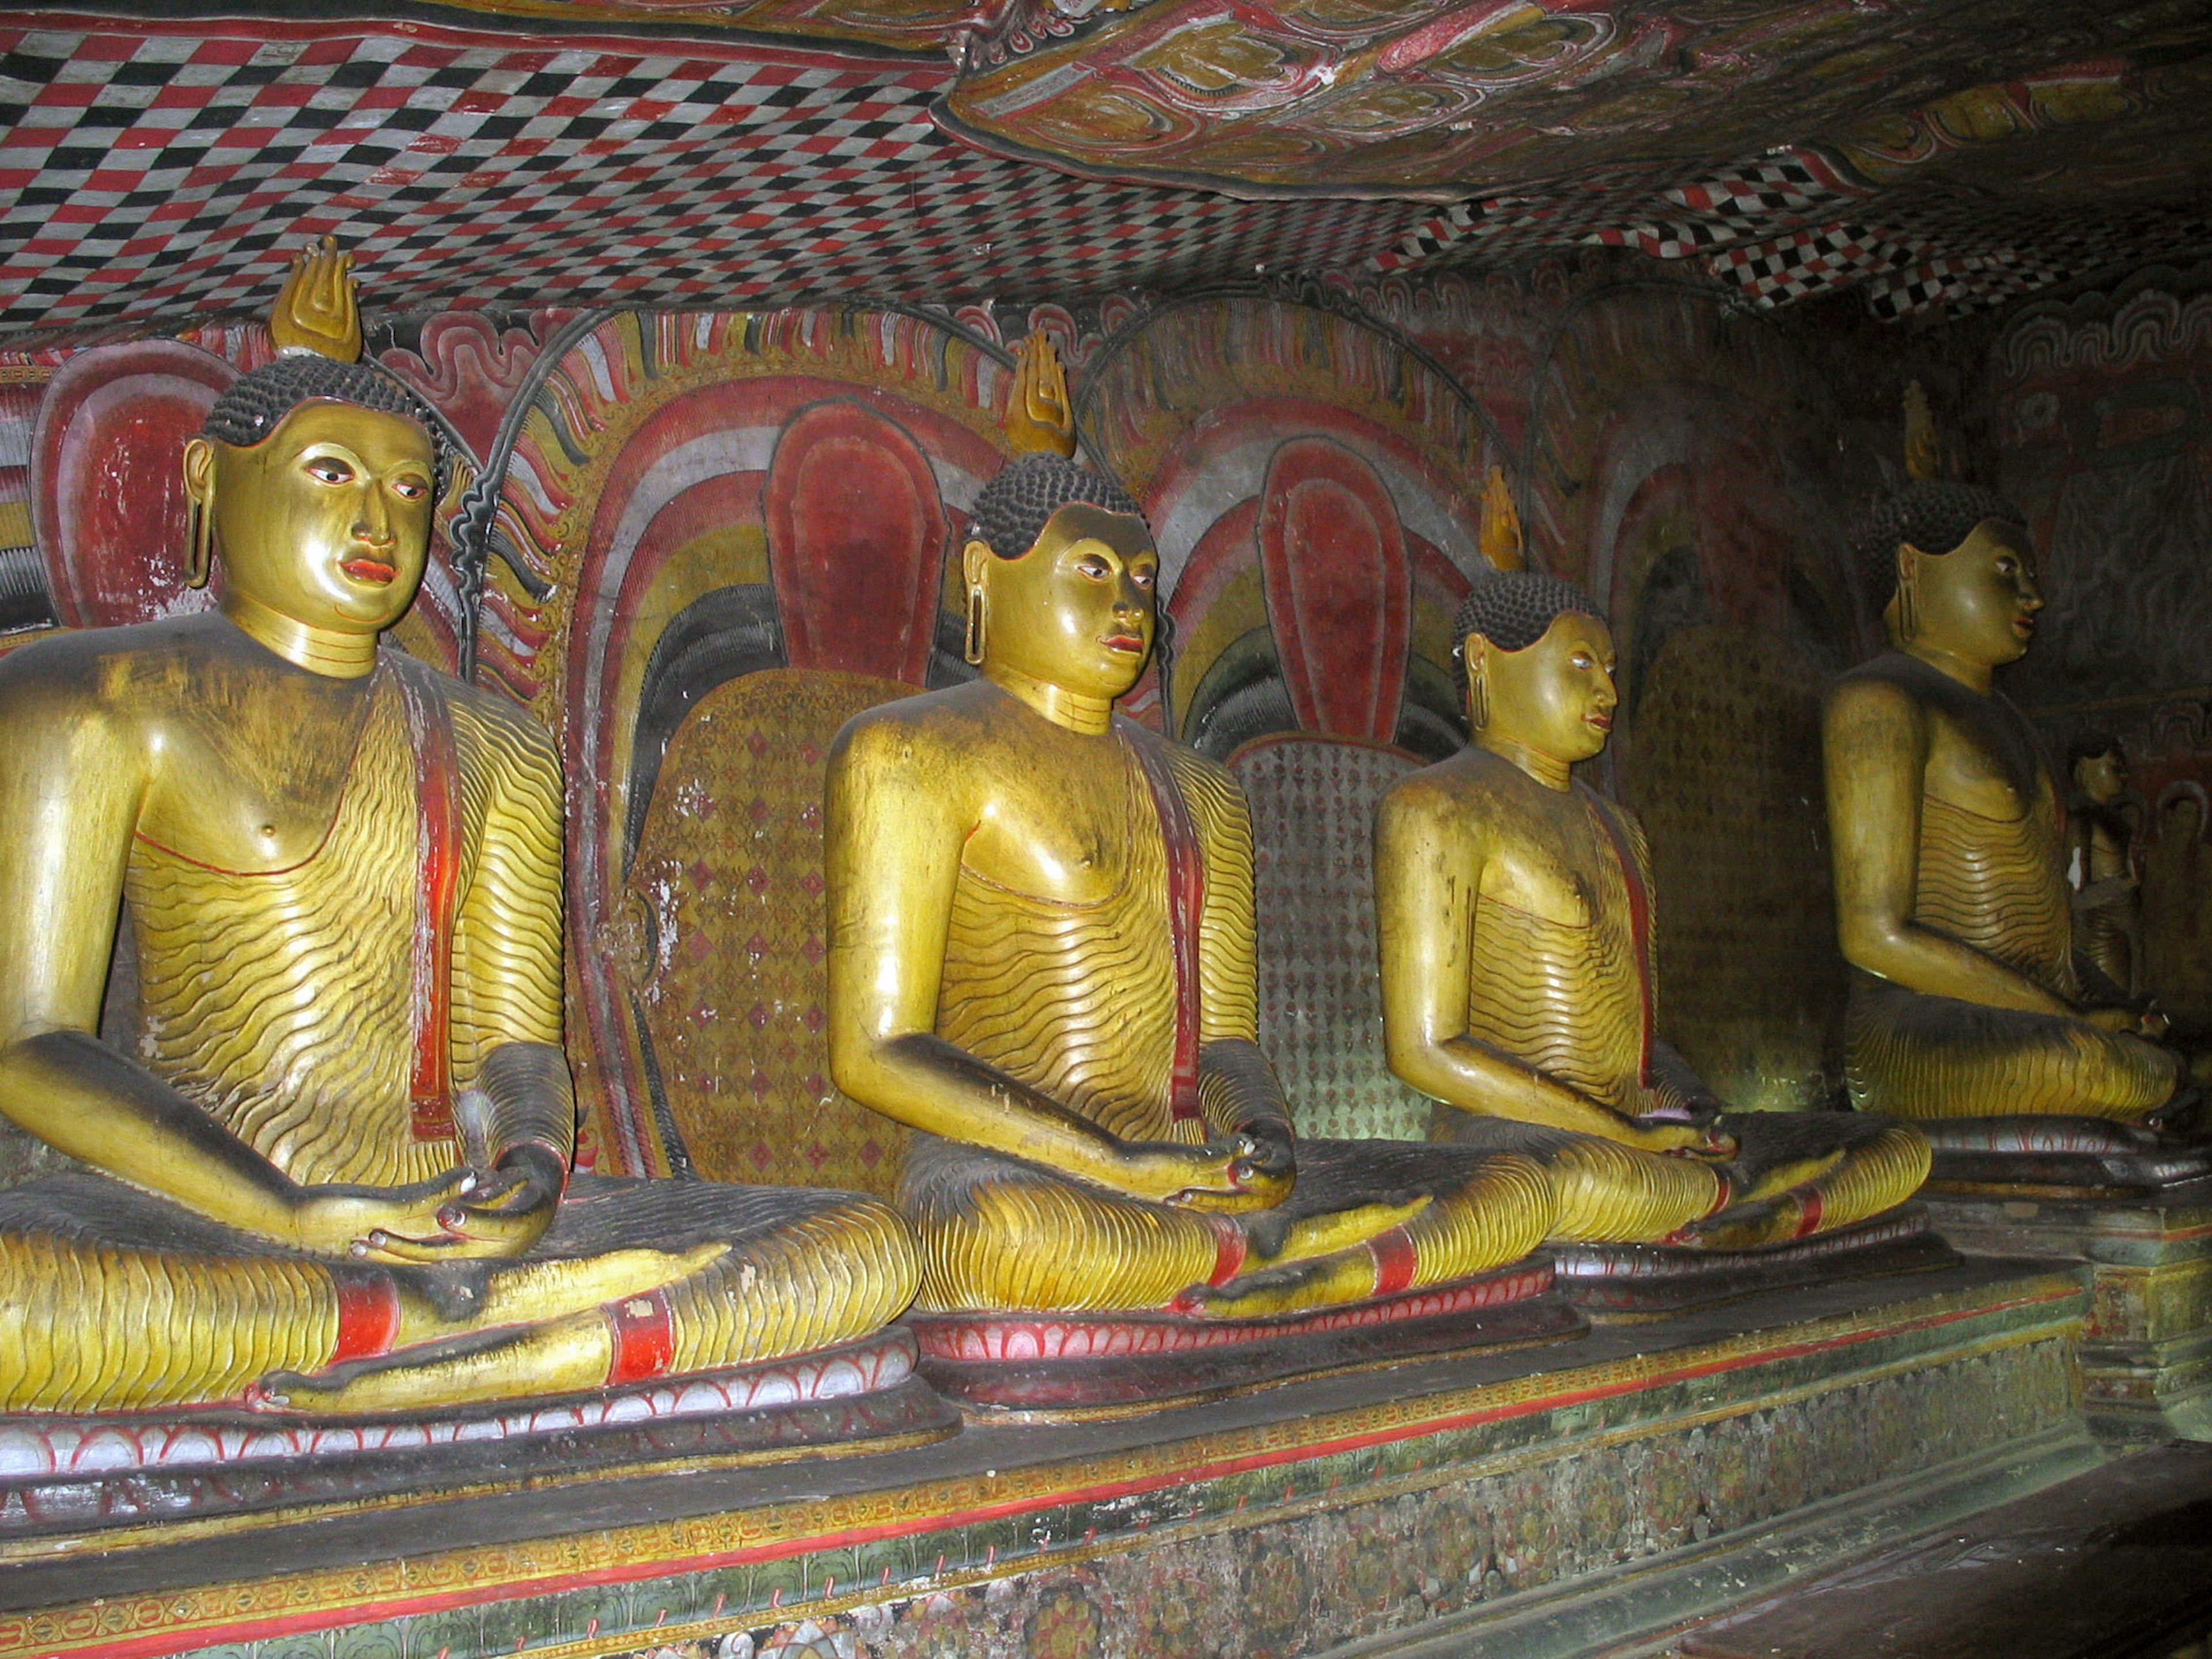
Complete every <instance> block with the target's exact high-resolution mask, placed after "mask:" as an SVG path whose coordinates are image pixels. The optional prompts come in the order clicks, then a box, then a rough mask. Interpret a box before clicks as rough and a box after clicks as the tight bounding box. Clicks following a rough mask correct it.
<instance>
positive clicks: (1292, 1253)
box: [1263, 1193, 1430, 1267]
mask: <svg viewBox="0 0 2212 1659" xmlns="http://www.w3.org/2000/svg"><path fill="white" fill-rule="evenodd" d="M1429 1203H1430V1199H1429V1195H1428V1194H1426V1193H1424V1194H1421V1195H1420V1196H1419V1198H1413V1199H1408V1200H1406V1201H1405V1202H1404V1203H1401V1204H1379V1203H1378V1204H1356V1205H1354V1206H1352V1208H1350V1209H1348V1210H1335V1211H1332V1212H1329V1213H1328V1214H1327V1215H1313V1216H1308V1217H1306V1218H1304V1219H1303V1220H1300V1221H1294V1222H1292V1223H1291V1226H1290V1230H1289V1231H1288V1232H1287V1233H1285V1236H1284V1238H1283V1245H1282V1248H1281V1249H1279V1250H1277V1251H1276V1252H1275V1253H1274V1254H1273V1255H1270V1256H1268V1257H1267V1259H1266V1261H1265V1262H1264V1264H1263V1265H1264V1266H1267V1267H1287V1266H1289V1265H1290V1264H1291V1263H1292V1262H1294V1261H1312V1260H1313V1259H1314V1258H1315V1257H1316V1256H1324V1255H1330V1254H1332V1253H1333V1252H1334V1251H1337V1250H1344V1249H1351V1248H1352V1246H1353V1245H1356V1244H1364V1243H1366V1242H1367V1241H1368V1240H1369V1239H1370V1238H1373V1237H1376V1235H1377V1234H1379V1233H1387V1232H1389V1231H1390V1229H1391V1228H1393V1227H1402V1226H1404V1225H1406V1223H1407V1222H1409V1221H1411V1220H1412V1219H1413V1218H1414V1217H1415V1216H1417V1215H1419V1214H1420V1212H1422V1211H1424V1210H1425V1209H1427V1208H1428V1207H1429Z"/></svg>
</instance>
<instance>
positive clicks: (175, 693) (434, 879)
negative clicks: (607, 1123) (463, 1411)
mask: <svg viewBox="0 0 2212 1659" xmlns="http://www.w3.org/2000/svg"><path fill="white" fill-rule="evenodd" d="M348 264H349V261H348V260H347V258H345V256H343V255H342V254H339V253H338V252H337V251H336V250H335V248H334V247H332V246H331V245H330V244H329V243H328V242H327V240H326V241H325V246H323V248H322V249H321V250H320V251H319V252H314V253H312V254H310V255H307V256H303V257H302V258H301V259H300V260H299V261H297V262H295V266H294V271H293V276H292V279H291V281H290V283H289V284H288V285H287V287H286V289H285V292H284V295H283V298H282V299H281V300H280V301H279V304H278V309H277V316H276V324H275V325H274V326H273V328H272V333H273V334H274V336H275V337H276V340H277V342H278V343H279V345H280V346H282V347H283V348H284V350H283V355H281V356H279V357H278V359H277V360H276V362H274V363H271V364H270V365H269V366H267V367H266V368H259V369H256V370H254V371H253V372H252V373H251V374H246V375H245V376H244V377H242V378H241V379H240V380H238V381H237V382H236V383H235V384H234V386H232V387H231V388H230V389H229V390H228V392H225V393H224V394H223V395H222V398H220V399H219V400H218V401H217V403H216V406H215V408H214V410H213V411H212V412H211V413H210V416H209V417H208V421H207V425H206V429H205V435H204V436H202V437H200V438H198V439H196V440H195V441H193V442H192V443H191V445H190V446H189V447H188V449H187V451H186V453H185V481H186V485H187V489H188V492H189V497H190V503H191V526H192V527H191V568H192V574H193V576H194V578H195V580H200V581H204V580H206V579H207V577H208V575H209V573H210V569H216V570H219V571H220V573H221V575H222V600H221V608H220V609H219V610H217V611H210V612H204V613H201V614H198V615H195V616H189V617H173V618H169V619H167V620H163V621H159V622H154V623H145V624H143V625H140V626H137V627H133V628H125V629H108V630H95V631H89V632H85V633H79V634H74V635H67V636H64V637H60V638H56V639H53V640H51V641H40V642H37V643H33V644H31V645H27V646H25V647H22V648H21V649H20V650H18V651H16V652H15V653H13V654H12V655H10V656H9V657H8V658H7V659H5V661H4V663H0V727H4V729H5V730H6V732H7V733H8V740H7V742H6V744H4V745H0V803H4V805H5V809H6V810H5V813H4V822H5V823H6V826H7V828H6V831H5V834H4V836H0V1110H4V1111H5V1112H6V1114H7V1115H8V1116H9V1117H10V1118H11V1119H13V1120H14V1121H15V1122H16V1123H18V1124H20V1125H21V1126H22V1127H24V1128H26V1129H27V1130H29V1131H30V1132H31V1133H33V1134H36V1135H38V1136H40V1137H41V1138H42V1139H45V1140H46V1141H47V1142H49V1143H51V1144H52V1146H56V1147H58V1148H59V1149H61V1150H62V1151H63V1152H67V1153H69V1154H70V1155H72V1156H73V1157H75V1158H78V1159H81V1160H82V1161H83V1162H84V1163H85V1164H88V1165H90V1166H91V1167H92V1169H93V1170H94V1171H97V1172H98V1173H94V1174H87V1175H73V1176H63V1177H58V1178H55V1179H52V1180H48V1181H43V1182H34V1183H32V1184H29V1185H27V1186H24V1187H20V1188H15V1189H14V1190H13V1191H10V1192H8V1193H6V1194H0V1287H4V1298H0V1299H4V1304H5V1307H6V1312H5V1314H4V1316H0V1331H4V1340H0V1408H4V1409H7V1410H10V1411H39V1412H67V1413H82V1412H88V1411H112V1410H119V1409H133V1408H143V1407H156V1406H165V1405H169V1404H174V1403H178V1402H191V1401H233V1402H236V1401H240V1400H241V1399H243V1400H245V1401H248V1402H250V1403H252V1404H254V1405H257V1406H259V1407H263V1408H264V1409H283V1408H287V1407H289V1408H290V1409H292V1410H295V1411H309V1412H314V1413H388V1412H395V1411H415V1410H418V1409H423V1408H444V1407H453V1406H457V1405H463V1404H467V1403H471V1402H477V1401H501V1400H507V1399H512V1398H515V1397H518V1396H532V1395H549V1394H562V1393H568V1392H572V1391H578V1390H588V1389H597V1388H599V1387H601V1386H603V1385H606V1384H610V1383H624V1382H632V1381H638V1380H641V1379H645V1378H649V1377H653V1376H660V1375H668V1374H678V1375H680V1374H688V1373H695V1372H700V1371H707V1370H716V1369H721V1368H727V1367H732V1366H735V1365H739V1364H747V1363H750V1362H752V1361H756V1360H762V1359H768V1358H775V1357H778V1356H781V1355H784V1354H788V1353H792V1352H799V1351H804V1350H808V1349H811V1348H816V1347H822V1346H829V1345H831V1344H835V1343H838V1342H841V1341H843V1340H847V1339H849V1338H854V1337H858V1336H860V1335H862V1334H866V1333H868V1332H872V1331H873V1330H875V1329H877V1328H879V1327H881V1326H883V1325H884V1323H885V1322H888V1321H890V1320H892V1319H894V1318H896V1316H897V1315H898V1314H899V1312H900V1311H901V1310H902V1309H903V1308H904V1307H905V1306H906V1304H907V1302H908V1299H909V1297H911V1295H912V1293H913V1289H914V1285H915V1278H916V1261H915V1254H914V1248H913V1243H912V1241H911V1239H910V1238H909V1237H908V1234H907V1231H906V1229H905V1226H904V1225H903V1224H902V1222H901V1221H900V1219H899V1218H898V1217H897V1216H896V1214H895V1213H893V1212H891V1211H890V1209H889V1208H888V1207H887V1206H882V1205H879V1204H876V1203H873V1202H872V1201H870V1200H865V1199H859V1198H855V1197H853V1196H850V1195H848V1194H831V1193H817V1192H803V1191H765V1190H753V1189H744V1188H726V1187H712V1186H707V1185H703V1184H686V1185H678V1184H675V1183H661V1182H652V1183H647V1182H625V1181H615V1180H605V1179H594V1178H592V1177H589V1176H579V1177H577V1179H576V1180H575V1181H574V1182H573V1183H571V1182H569V1180H568V1164H569V1159H570V1154H571V1150H572V1146H573V1142H574V1127H575V1125H574V1101H573V1097H572V1095H571V1091H570V1081H569V1076H568V1064H567V1061H566V1060H565V1059H564V1057H563V1055H562V1048H561V1014H562V957H561V900H562V873H561V853H562V788H561V777H560V773H559V769H558V763H557V761H556V757H555V755H554V751H553V749H552V746H551V744H550V742H549V741H548V739H547V738H546V737H545V735H544V732H541V731H540V730H539V729H538V727H537V726H535V725H534V724H532V722H531V721H530V720H529V719H528V718H527V717H526V715H525V714H523V713H522V711H521V710H520V709H518V708H514V707H513V706H512V705H510V704H508V703H507V702H503V701H501V699H499V698H497V697H495V696H491V695H489V694H487V693H484V692H481V691H478V690H475V689H474V688H472V687H470V686H466V685H464V684H461V683H459V681H457V680H454V679H452V678H448V677H447V676H445V675H442V674H440V673H437V672H435V671H433V670H431V669H429V668H428V667H427V666H425V665H422V664H421V663H419V662H416V661H415V660H414V659H410V658H409V657H407V656H404V655H403V654H401V653H398V652H396V651H391V650H385V649H381V648H380V643H379V640H380V635H382V634H383V633H384V631H385V630H386V629H389V628H390V627H391V626H392V623H395V622H397V621H398V619H399V617H401V615H402V614H403V613H404V611H406V610H407V607H408V606H409V605H410V603H411V602H412V601H413V599H414V597H415V594H416V587H417V586H418V584H419V583H420V582H421V580H422V574H423V568H424V564H425V561H426V559H427V557H428V546H429V532H430V515H431V508H432V505H433V502H434V501H435V498H436V496H437V494H438V488H439V473H440V463H439V457H438V453H437V451H436V448H435V445H434V441H433V438H432V435H431V430H430V427H429V423H428V420H427V419H426V417H425V416H424V415H423V412H422V410H421V406H420V405H419V404H416V402H415V401H414V399H413V398H412V397H411V396H410V394H409V393H408V392H406V391H405V390H404V388H402V387H401V386H398V384H397V383H396V382H394V381H392V380H389V379H387V378H386V376H385V375H383V374H380V372H378V371H376V370H375V369H374V368H370V367H368V366H365V365H362V364H360V363H357V362H353V361H351V360H350V354H351V352H352V351H355V350H357V349H358V343H359V339H360V334H359V328H358V322H357V319H356V307H355V301H354V294H353V284H352V282H351V279H350V277H349V273H348V270H347V266H348ZM331 349H335V350H337V351H339V352H341V353H342V354H343V355H341V356H337V357H333V356H326V355H323V353H324V352H325V351H326V350H331ZM118 910H120V911H121V912H123V913H125V915H127V918H128V921H129V922H130V924H131V930H130V934H129V937H131V938H133V939H135V942H136V943H135V951H136V970H137V971H136V979H137V987H138V993H139V1000H140V1008H139V1011H138V1021H137V1024H138V1029H137V1031H136V1032H135V1033H134V1034H133V1036H132V1039H131V1045H130V1046H129V1047H128V1048H126V1049H125V1050H124V1051H122V1052H118V1050H117V1049H116V1048H110V1047H107V1046H106V1045H105V1044H103V1043H102V1042H100V1040H99V1038H98V1037H97V1036H95V1035H94V1033H95V1030H96V1027H97V1024H98V1022H99V1020H100V1012H101V1001H102V991H103V986H104V984H105V982H106V978H107V974H108V968H109V959H110V955H111V951H112V949H113V948H114V947H115V945H116V942H117V935H118ZM564 1189H565V1193H566V1196H565V1198H564Z"/></svg>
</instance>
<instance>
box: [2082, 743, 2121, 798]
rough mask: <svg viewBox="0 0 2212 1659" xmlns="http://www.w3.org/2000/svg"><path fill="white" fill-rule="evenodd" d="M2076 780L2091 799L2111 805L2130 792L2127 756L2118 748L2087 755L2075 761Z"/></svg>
mask: <svg viewBox="0 0 2212 1659" xmlns="http://www.w3.org/2000/svg"><path fill="white" fill-rule="evenodd" d="M2074 781H2075V785H2076V786H2077V787H2079V788H2080V789H2081V793H2083V794H2085V795H2087V797H2088V798H2089V799H2091V800H2093V801H2095V802H2096V803H2097V804H2098V805H2100V806H2110V805H2112V803H2113V802H2114V801H2116V800H2118V799H2119V798H2120V797H2121V796H2122V795H2124V794H2125V793H2127V792H2128V760H2127V757H2126V756H2124V755H2123V754H2122V753H2120V751H2119V750H2117V749H2107V750H2106V751H2105V752H2104V753H2103V754H2101V755H2085V756H2083V757H2081V759H2080V760H2077V761H2075V763H2074Z"/></svg>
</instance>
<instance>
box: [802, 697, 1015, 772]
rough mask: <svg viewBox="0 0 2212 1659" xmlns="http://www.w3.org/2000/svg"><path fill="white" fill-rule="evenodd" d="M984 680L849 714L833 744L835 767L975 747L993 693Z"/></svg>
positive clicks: (947, 754) (923, 758)
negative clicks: (990, 693) (852, 714)
mask: <svg viewBox="0 0 2212 1659" xmlns="http://www.w3.org/2000/svg"><path fill="white" fill-rule="evenodd" d="M989 690H990V688H988V687H984V686H982V685H981V683H980V682H970V683H969V684H963V685H949V686H946V687H945V689H944V690H939V691H924V692H920V693H918V694H916V695H915V696H911V697H900V698H898V699H897V700H896V701H895V702H884V703H878V704H877V705H876V706H875V707H874V708H864V709H862V710H861V711H860V713H859V714H855V715H854V716H853V718H852V719H850V720H847V721H846V722H845V724H844V726H842V728H841V729H840V730H839V731H838V733H837V737H836V741H835V742H834V743H833V744H831V745H830V749H829V763H830V765H831V766H832V767H835V766H837V765H839V764H840V763H842V764H845V765H854V764H864V763H865V764H873V765H905V764H914V763H937V762H939V761H942V760H945V759H949V758H951V757H954V756H956V755H957V754H959V753H961V752H962V751H963V750H969V749H972V748H973V747H974V746H975V744H976V743H977V741H978V740H979V739H981V738H982V737H983V736H984V735H985V732H986V726H987V721H986V720H985V719H984V714H985V710H986V708H987V705H988V703H989V702H992V701H994V700H995V699H994V698H991V697H986V696H979V695H978V693H979V691H982V692H987V691H989Z"/></svg>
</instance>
